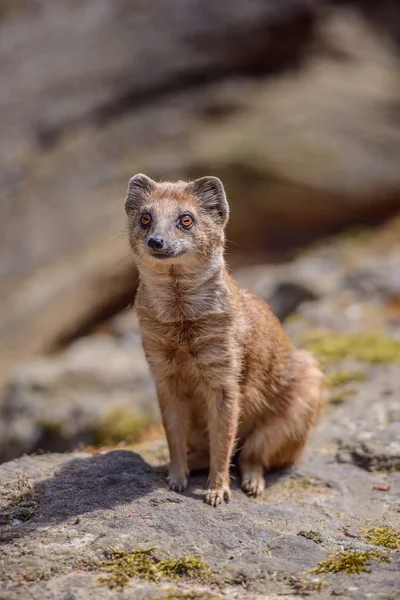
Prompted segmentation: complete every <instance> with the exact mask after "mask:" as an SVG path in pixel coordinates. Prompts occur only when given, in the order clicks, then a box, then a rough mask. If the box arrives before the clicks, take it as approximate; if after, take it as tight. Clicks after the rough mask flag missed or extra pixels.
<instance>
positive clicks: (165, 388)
mask: <svg viewBox="0 0 400 600" xmlns="http://www.w3.org/2000/svg"><path fill="white" fill-rule="evenodd" d="M157 391H158V402H159V405H160V409H161V415H162V420H163V425H164V429H165V433H166V436H167V442H168V448H169V455H170V465H169V475H168V485H169V489H170V490H173V491H176V492H183V490H185V488H186V486H187V482H188V474H189V471H188V466H187V433H188V424H189V419H188V414H187V407H186V404H185V402H184V401H183V400H182V399H181V398H179V395H178V394H174V393H173V392H174V390H172V389H171V388H170V386H169V385H168V382H166V381H163V382H159V383H158V385H157Z"/></svg>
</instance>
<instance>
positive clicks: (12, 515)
mask: <svg viewBox="0 0 400 600" xmlns="http://www.w3.org/2000/svg"><path fill="white" fill-rule="evenodd" d="M7 487H8V488H9V505H8V508H7V513H6V514H4V515H3V516H4V517H5V518H6V519H7V520H8V521H12V520H13V519H18V520H19V521H23V522H26V521H30V520H31V519H32V517H33V516H34V515H35V512H36V505H37V500H36V493H35V489H34V487H33V484H32V482H31V480H30V479H29V478H28V477H21V478H20V479H17V481H16V482H15V483H12V484H8V485H7Z"/></svg>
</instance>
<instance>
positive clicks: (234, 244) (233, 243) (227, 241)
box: [226, 239, 240, 249]
mask: <svg viewBox="0 0 400 600" xmlns="http://www.w3.org/2000/svg"><path fill="white" fill-rule="evenodd" d="M226 243H227V244H231V245H232V246H236V248H239V249H240V246H239V244H237V243H236V242H233V241H232V240H228V239H227V240H226Z"/></svg>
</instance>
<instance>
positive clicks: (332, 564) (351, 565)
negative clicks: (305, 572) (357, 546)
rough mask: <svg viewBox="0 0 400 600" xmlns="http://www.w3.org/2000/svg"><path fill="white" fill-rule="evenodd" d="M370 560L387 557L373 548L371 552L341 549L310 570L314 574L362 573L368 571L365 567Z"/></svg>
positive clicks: (386, 559)
mask: <svg viewBox="0 0 400 600" xmlns="http://www.w3.org/2000/svg"><path fill="white" fill-rule="evenodd" d="M372 560H378V561H379V562H382V561H388V560H389V558H388V556H387V555H385V554H380V553H379V552H375V551H374V550H372V551H371V552H357V551H353V550H342V551H341V552H338V553H337V554H335V555H334V556H329V557H328V558H327V559H326V560H323V561H321V562H319V563H318V565H317V566H316V567H315V568H314V569H312V570H311V571H310V572H311V573H315V574H316V575H322V574H324V573H348V574H353V573H363V572H368V571H369V569H368V568H367V567H368V566H369V565H370V562H371V561H372Z"/></svg>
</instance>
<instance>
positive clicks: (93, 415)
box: [0, 333, 159, 462]
mask: <svg viewBox="0 0 400 600" xmlns="http://www.w3.org/2000/svg"><path fill="white" fill-rule="evenodd" d="M158 423H159V413H158V407H157V403H156V397H155V392H154V389H153V383H152V380H151V378H150V376H149V373H148V367H147V363H146V360H145V358H144V355H143V352H142V350H141V347H140V344H137V343H132V339H130V340H128V338H124V337H122V336H121V337H120V338H113V337H111V336H110V335H107V334H104V333H103V334H97V335H94V336H91V337H88V338H82V339H80V340H78V341H76V342H74V343H73V344H71V345H70V346H69V347H68V349H67V350H66V351H65V352H63V353H61V354H60V355H59V356H55V357H53V358H52V359H47V360H46V359H41V360H37V361H34V362H31V363H27V364H26V365H24V366H22V367H21V368H20V369H19V370H18V372H17V373H16V375H15V377H14V378H13V380H12V382H11V384H10V385H9V387H8V389H7V390H6V393H5V396H4V399H3V402H2V403H1V404H0V462H2V461H5V460H11V459H12V458H14V457H16V456H20V455H21V454H23V453H31V452H37V451H39V450H41V451H47V450H49V449H51V450H53V451H58V452H65V451H67V450H72V449H76V448H78V447H79V446H86V445H97V446H99V445H100V446H101V445H105V444H108V443H118V442H120V441H128V442H129V441H132V442H135V441H138V440H140V439H141V436H142V434H143V433H144V432H146V430H148V429H149V428H151V427H152V426H154V425H156V424H158Z"/></svg>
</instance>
